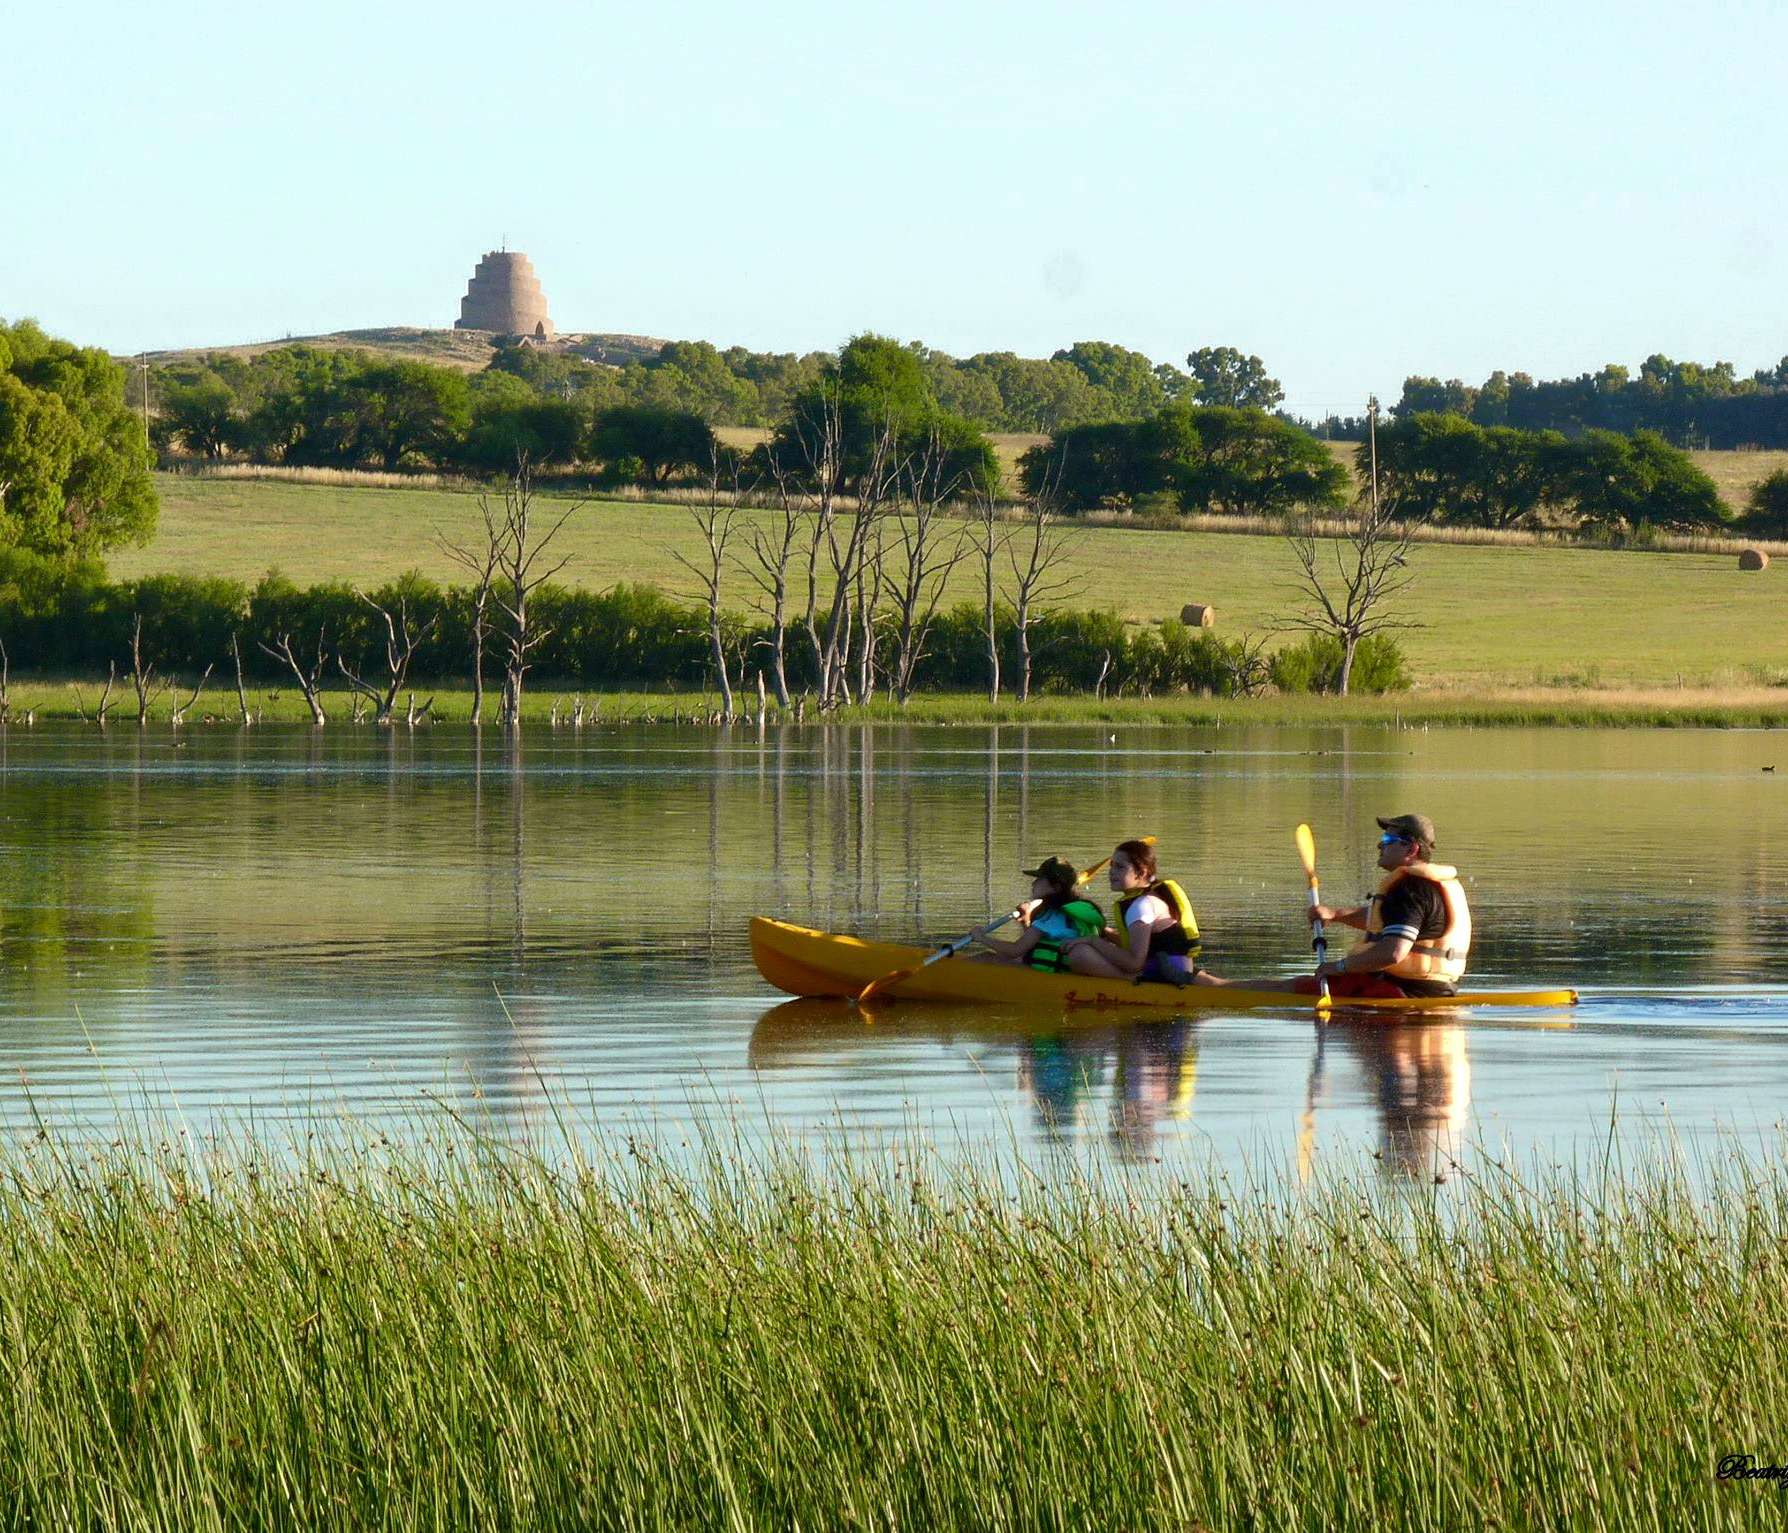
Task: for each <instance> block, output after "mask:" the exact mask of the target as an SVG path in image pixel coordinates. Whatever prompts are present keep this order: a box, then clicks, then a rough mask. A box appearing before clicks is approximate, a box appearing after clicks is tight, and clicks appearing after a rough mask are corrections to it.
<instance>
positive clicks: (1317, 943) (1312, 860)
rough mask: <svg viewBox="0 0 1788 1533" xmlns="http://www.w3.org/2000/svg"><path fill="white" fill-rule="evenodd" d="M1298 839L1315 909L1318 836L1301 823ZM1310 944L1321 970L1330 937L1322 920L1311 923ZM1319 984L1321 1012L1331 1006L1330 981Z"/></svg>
mask: <svg viewBox="0 0 1788 1533" xmlns="http://www.w3.org/2000/svg"><path fill="white" fill-rule="evenodd" d="M1296 840H1297V844H1298V859H1299V861H1301V862H1302V863H1303V864H1304V877H1305V878H1307V879H1309V880H1310V908H1311V909H1312V910H1314V909H1315V908H1316V907H1317V906H1318V905H1320V904H1321V903H1322V901H1321V900H1320V899H1318V898H1317V893H1316V836H1315V833H1314V832H1313V831H1312V830H1311V829H1310V827H1309V826H1308V825H1300V826H1298V828H1297V833H1296ZM1310 946H1311V947H1312V948H1314V949H1315V950H1316V967H1317V968H1318V969H1319V970H1320V969H1321V968H1322V966H1323V965H1324V964H1325V963H1327V962H1328V961H1329V939H1328V937H1327V936H1326V935H1325V934H1324V932H1323V929H1322V922H1321V921H1317V920H1312V921H1311V923H1310ZM1317 984H1318V994H1317V997H1316V1009H1317V1011H1318V1012H1319V1013H1321V1012H1324V1011H1327V1010H1328V1008H1329V982H1328V980H1326V979H1321V980H1318V981H1317Z"/></svg>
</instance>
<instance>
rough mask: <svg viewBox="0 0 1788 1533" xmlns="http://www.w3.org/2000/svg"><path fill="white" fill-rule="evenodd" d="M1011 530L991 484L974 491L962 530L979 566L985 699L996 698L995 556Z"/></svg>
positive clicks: (997, 666)
mask: <svg viewBox="0 0 1788 1533" xmlns="http://www.w3.org/2000/svg"><path fill="white" fill-rule="evenodd" d="M1010 538H1011V533H1010V532H1009V531H1007V529H1006V528H1004V527H1002V526H1001V524H1000V518H999V497H998V495H997V493H996V491H995V489H994V487H993V486H991V485H983V486H981V487H980V488H979V489H977V490H976V492H975V498H974V515H973V518H972V520H971V521H970V523H969V529H968V532H967V534H966V540H967V542H968V545H969V546H970V547H972V548H973V549H974V551H975V561H976V563H978V564H979V565H980V567H981V622H982V627H983V631H984V632H985V634H986V637H987V701H988V702H990V703H997V702H998V701H999V700H1000V633H999V556H1000V554H1001V553H1002V552H1003V551H1004V550H1005V547H1006V544H1007V542H1008V541H1009V539H1010Z"/></svg>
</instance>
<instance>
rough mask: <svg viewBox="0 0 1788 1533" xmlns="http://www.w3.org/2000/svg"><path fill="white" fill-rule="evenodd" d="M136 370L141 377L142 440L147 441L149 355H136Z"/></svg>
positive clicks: (141, 352) (141, 353)
mask: <svg viewBox="0 0 1788 1533" xmlns="http://www.w3.org/2000/svg"><path fill="white" fill-rule="evenodd" d="M137 368H138V370H139V371H140V372H141V373H142V375H143V440H144V441H145V442H147V441H148V440H149V354H148V353H147V352H143V351H139V352H138V353H137Z"/></svg>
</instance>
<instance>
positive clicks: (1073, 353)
mask: <svg viewBox="0 0 1788 1533" xmlns="http://www.w3.org/2000/svg"><path fill="white" fill-rule="evenodd" d="M1051 360H1052V361H1056V362H1066V363H1067V364H1068V365H1069V366H1070V367H1072V368H1074V369H1075V370H1076V371H1077V372H1078V373H1079V374H1080V375H1081V376H1082V377H1083V378H1085V379H1086V381H1087V382H1088V383H1089V384H1091V385H1092V386H1093V387H1094V388H1095V389H1098V390H1099V391H1100V392H1101V393H1103V394H1104V395H1105V397H1106V399H1107V400H1108V401H1109V402H1110V407H1111V412H1112V414H1113V416H1115V417H1117V418H1120V419H1124V420H1141V419H1142V418H1143V417H1144V416H1148V415H1153V414H1154V413H1155V411H1157V410H1159V409H1160V408H1161V406H1162V405H1164V404H1166V403H1167V388H1166V386H1165V384H1164V383H1163V381H1162V378H1161V375H1160V372H1159V371H1158V369H1157V368H1156V366H1155V364H1154V363H1153V362H1151V361H1150V360H1149V359H1148V358H1147V357H1145V356H1144V355H1143V354H1142V353H1141V352H1140V351H1131V350H1130V349H1129V348H1128V347H1125V346H1117V345H1114V344H1113V343H1112V342H1110V341H1076V342H1075V343H1074V344H1073V345H1072V346H1070V347H1068V348H1067V349H1066V350H1064V351H1058V352H1057V353H1056V354H1055V356H1054V357H1053V358H1052V359H1051Z"/></svg>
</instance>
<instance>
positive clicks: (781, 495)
mask: <svg viewBox="0 0 1788 1533" xmlns="http://www.w3.org/2000/svg"><path fill="white" fill-rule="evenodd" d="M770 481H771V483H772V485H774V487H775V489H774V493H775V498H776V509H775V514H774V515H773V516H772V517H771V519H770V521H769V522H768V523H767V524H757V525H754V526H753V527H752V529H751V551H750V558H749V559H745V560H741V561H740V563H741V565H742V566H743V568H744V569H745V571H746V573H747V574H749V575H750V576H751V578H752V580H753V581H755V582H756V583H757V586H758V589H759V590H760V591H762V592H763V601H764V605H763V606H762V607H761V608H760V610H761V611H763V613H764V615H765V616H766V617H767V618H769V620H770V676H771V679H772V680H773V681H774V682H775V684H776V701H777V703H778V705H780V706H781V707H784V708H786V707H788V696H789V694H788V602H789V569H790V566H791V565H792V564H793V562H794V558H795V553H796V550H797V548H798V547H799V544H800V541H801V532H802V528H803V526H804V524H805V522H806V520H807V516H808V509H807V504H806V499H807V498H806V496H804V495H803V494H802V493H801V491H800V489H799V487H798V486H796V485H795V484H794V483H793V482H792V477H791V475H790V474H789V472H788V469H787V467H786V465H784V464H783V463H782V462H780V460H778V459H777V458H776V456H775V454H771V463H770Z"/></svg>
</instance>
